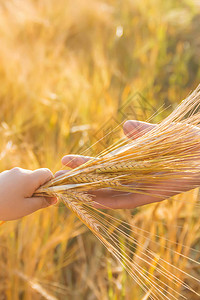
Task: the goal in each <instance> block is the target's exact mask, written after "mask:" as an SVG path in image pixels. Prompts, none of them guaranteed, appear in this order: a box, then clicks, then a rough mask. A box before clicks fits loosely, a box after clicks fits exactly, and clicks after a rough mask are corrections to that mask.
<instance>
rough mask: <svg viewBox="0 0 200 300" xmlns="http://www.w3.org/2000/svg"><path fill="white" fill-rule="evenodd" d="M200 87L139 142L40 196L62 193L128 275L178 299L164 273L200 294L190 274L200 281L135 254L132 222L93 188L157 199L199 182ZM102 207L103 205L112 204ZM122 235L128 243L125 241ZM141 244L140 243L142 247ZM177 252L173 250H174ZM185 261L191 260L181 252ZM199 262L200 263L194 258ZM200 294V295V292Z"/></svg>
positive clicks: (154, 295)
mask: <svg viewBox="0 0 200 300" xmlns="http://www.w3.org/2000/svg"><path fill="white" fill-rule="evenodd" d="M199 106H200V86H198V87H197V89H196V90H195V91H194V92H193V93H192V94H191V95H189V97H188V98H186V99H185V100H184V101H182V103H181V104H180V105H179V106H178V107H177V109H176V110H175V111H174V112H173V113H172V114H171V115H169V116H168V117H167V118H166V119H165V120H163V121H162V122H161V123H159V124H157V126H155V127H154V128H153V129H152V130H150V131H147V130H146V132H143V135H142V136H140V137H138V138H137V139H135V140H131V139H128V140H121V141H120V142H119V143H118V144H117V145H116V144H115V145H114V146H112V147H109V149H106V150H105V151H103V153H100V154H99V155H98V156H97V157H95V158H93V159H90V160H89V161H88V162H86V163H84V164H83V165H81V166H79V167H77V168H75V169H73V170H70V171H69V172H67V173H65V174H63V175H60V176H58V177H57V178H54V179H52V180H51V181H49V182H48V183H47V184H45V185H44V186H42V187H41V188H40V189H39V190H38V191H37V193H36V195H43V196H57V197H59V198H60V200H61V201H62V202H63V203H64V204H65V205H66V206H67V207H68V208H69V209H70V210H71V211H73V212H74V213H75V214H76V215H77V216H78V218H79V219H80V220H81V221H82V222H83V223H84V224H85V225H86V226H88V228H89V229H90V230H91V231H92V232H93V233H94V234H95V235H96V236H97V238H98V239H99V240H100V241H101V242H102V243H103V244H104V245H105V246H106V248H108V250H109V251H110V252H111V253H112V254H113V255H114V256H115V257H116V258H117V259H118V260H119V261H120V262H121V263H122V265H123V266H124V267H125V268H126V270H127V271H128V273H129V274H130V275H131V276H132V277H133V278H134V279H135V280H136V282H137V283H138V284H140V285H141V286H142V288H143V289H144V290H145V291H146V292H149V298H151V299H179V298H181V297H183V298H184V296H183V295H182V294H181V292H180V289H176V288H172V287H169V286H168V287H166V283H164V282H163V281H162V276H164V277H166V278H168V279H170V280H171V281H172V282H173V284H174V286H178V287H182V289H183V288H185V289H188V290H190V291H191V292H193V293H196V292H195V290H194V289H193V288H192V287H190V285H189V284H188V283H187V282H185V278H189V279H191V280H194V281H196V282H197V283H200V280H199V279H198V278H196V277H195V276H193V275H192V274H189V273H187V272H185V271H184V270H181V269H180V268H177V267H175V266H173V265H172V264H170V263H169V262H168V260H167V259H162V258H161V257H159V258H157V256H156V253H155V252H154V251H152V250H148V249H143V250H141V253H140V255H138V254H137V252H136V250H135V249H136V245H137V240H136V239H135V238H134V237H132V235H131V234H130V232H134V231H135V228H134V226H133V225H131V224H128V223H127V222H124V221H122V220H118V219H117V218H115V217H113V216H111V215H109V214H107V213H105V211H103V210H99V209H98V208H99V204H98V203H97V202H96V201H95V196H94V194H95V193H94V191H96V190H99V189H112V190H115V191H118V192H123V193H124V192H125V193H134V194H143V195H146V196H148V195H151V196H152V195H153V196H154V201H160V200H163V199H166V198H167V197H170V196H173V195H175V194H178V193H180V192H182V191H187V190H190V189H193V188H195V187H198V186H199V185H200V180H199V177H200V176H199V174H200V130H199V128H198V124H199V123H200V113H199ZM108 207H109V205H108V206H106V205H102V207H101V208H108ZM122 238H123V239H124V240H126V243H124V242H122ZM137 246H138V247H141V245H137ZM172 254H173V250H172ZM178 255H179V258H180V260H181V259H186V260H192V261H194V260H193V259H192V258H189V257H188V256H187V255H185V254H184V253H181V252H180V253H178ZM133 256H136V257H137V256H138V257H137V258H138V260H142V261H143V262H144V263H145V264H146V265H148V266H152V267H153V266H154V265H155V264H156V268H157V274H158V275H157V276H155V275H153V274H152V275H151V276H146V275H147V270H146V269H144V268H141V266H140V264H139V263H138V262H137V260H134V261H133ZM195 263H196V264H197V265H198V266H199V263H198V262H197V261H195ZM198 296H199V295H198Z"/></svg>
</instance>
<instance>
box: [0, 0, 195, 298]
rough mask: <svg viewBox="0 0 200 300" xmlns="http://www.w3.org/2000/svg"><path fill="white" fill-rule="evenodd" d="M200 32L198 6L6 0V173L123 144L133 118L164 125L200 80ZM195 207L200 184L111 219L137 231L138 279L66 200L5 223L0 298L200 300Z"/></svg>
mask: <svg viewBox="0 0 200 300" xmlns="http://www.w3.org/2000/svg"><path fill="white" fill-rule="evenodd" d="M199 27H200V1H198V0H182V1H178V0H168V1H162V0H142V1H139V0H135V1H132V0H118V1H117V0H110V1H109V0H108V1H100V0H99V1H98V0H87V1H83V0H73V1H71V0H58V1H55V0H4V1H3V0H1V1H0V141H1V142H0V172H2V171H4V170H6V169H11V168H12V167H15V166H19V167H22V168H26V169H37V168H40V167H47V168H49V169H51V170H52V172H54V173H55V172H56V171H58V170H60V169H61V168H63V167H62V164H61V158H62V156H63V155H65V154H70V153H73V154H74V153H77V154H83V155H91V156H96V155H97V154H98V153H99V152H101V151H103V150H104V149H105V148H107V147H109V146H110V145H112V144H113V143H115V142H117V141H118V140H119V139H120V138H122V137H123V130H122V125H123V123H124V121H126V120H128V119H136V120H141V121H146V120H147V121H148V120H149V121H151V122H153V123H157V122H160V121H161V120H162V119H163V118H165V117H166V116H168V115H169V114H170V113H171V112H172V111H173V110H174V109H175V108H176V107H177V105H178V104H179V103H180V101H181V100H182V99H184V98H186V97H187V96H188V94H189V93H190V92H191V91H192V90H194V89H195V87H196V86H197V85H198V83H199V82H200V68H199V67H200V36H199ZM199 205H200V203H199V191H198V188H197V189H194V190H192V191H189V192H186V193H182V194H180V195H177V196H175V197H173V198H170V199H169V200H165V201H163V202H160V203H154V204H150V205H147V206H142V207H139V208H136V209H133V210H120V211H114V212H111V213H112V218H113V219H112V221H113V224H114V225H115V224H117V222H118V221H117V220H121V222H123V221H126V222H128V223H129V224H131V226H132V228H135V229H134V230H133V231H132V233H130V235H131V238H132V241H134V249H132V252H131V254H130V255H129V256H131V259H132V261H133V264H134V265H135V266H136V267H137V272H138V274H140V277H135V280H134V279H133V278H131V276H129V272H127V271H126V270H125V268H124V266H123V263H124V261H123V259H126V256H124V258H121V260H122V264H120V263H119V261H118V260H117V259H116V257H114V256H113V255H112V253H110V252H112V251H107V249H106V248H105V247H104V246H103V245H102V244H101V243H100V241H99V240H98V239H97V238H96V237H95V236H94V235H93V233H92V232H90V231H89V230H88V229H87V227H86V226H85V225H84V224H82V222H81V221H79V220H78V218H77V217H76V216H75V215H74V214H73V213H71V212H70V210H68V209H67V208H66V207H65V206H64V205H62V204H57V205H56V206H53V207H49V208H46V209H43V210H40V211H38V212H36V213H34V214H32V215H30V216H27V217H24V218H22V219H20V220H19V221H10V222H6V223H5V224H3V225H2V226H0V300H18V299H20V300H40V299H41V300H42V299H48V300H56V299H58V300H68V299H69V300H71V299H72V300H140V299H141V300H148V299H158V300H162V299H169V300H172V299H189V300H196V299H200V296H199V294H200V219H199V215H200V209H199ZM98 216H99V215H98ZM106 220H107V219H106V216H105V222H107V221H106ZM103 222H104V221H103ZM106 224H108V226H107V230H108V232H109V233H110V234H111V233H113V231H114V229H113V227H112V226H111V224H110V223H108V222H107V223H106ZM123 224H124V223H120V226H123ZM120 228H122V227H120ZM129 231H130V228H126V229H125V232H126V233H127V234H129ZM120 247H121V251H125V252H126V247H127V241H125V240H123V237H121V240H120ZM144 250H145V251H152V252H151V253H154V256H153V257H151V258H150V257H148V263H147V261H146V258H145V256H144ZM150 260H151V261H150ZM149 261H150V263H149ZM165 261H167V263H164V262H165ZM162 263H163V265H161V264H162ZM160 270H161V271H160ZM170 274H173V275H170ZM173 276H176V278H175V277H173ZM174 278H175V279H176V280H175V279H174ZM145 282H146V283H148V285H149V287H148V288H145V287H146V283H145ZM142 287H143V288H142ZM188 287H190V288H188ZM156 289H158V290H159V291H161V292H160V293H159V296H158V295H157V296H156V294H155V291H156Z"/></svg>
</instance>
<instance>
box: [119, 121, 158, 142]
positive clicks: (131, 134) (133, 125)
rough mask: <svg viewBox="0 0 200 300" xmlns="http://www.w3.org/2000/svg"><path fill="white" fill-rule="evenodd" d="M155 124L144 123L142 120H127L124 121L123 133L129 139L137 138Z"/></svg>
mask: <svg viewBox="0 0 200 300" xmlns="http://www.w3.org/2000/svg"><path fill="white" fill-rule="evenodd" d="M155 126H157V125H155V124H151V123H146V122H142V121H136V120H129V121H126V122H125V123H124V126H123V130H124V134H125V135H126V136H127V137H128V138H131V139H137V138H138V137H140V136H142V135H143V134H145V133H147V132H148V131H150V130H151V129H153V128H155Z"/></svg>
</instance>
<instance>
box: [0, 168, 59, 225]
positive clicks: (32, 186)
mask: <svg viewBox="0 0 200 300" xmlns="http://www.w3.org/2000/svg"><path fill="white" fill-rule="evenodd" d="M52 177H53V174H52V173H51V171H50V170H49V169H38V170H35V171H30V170H24V169H21V168H14V169H12V170H9V171H4V172H2V173H0V220H1V221H9V220H15V219H19V218H21V217H24V216H26V215H29V214H31V213H33V212H35V211H36V210H38V209H41V208H45V207H48V206H50V205H52V204H55V203H56V202H57V199H56V198H44V197H32V195H33V194H34V192H35V191H36V190H37V189H38V188H39V187H40V186H41V185H43V184H44V183H45V182H47V181H49V180H50V179H51V178H52Z"/></svg>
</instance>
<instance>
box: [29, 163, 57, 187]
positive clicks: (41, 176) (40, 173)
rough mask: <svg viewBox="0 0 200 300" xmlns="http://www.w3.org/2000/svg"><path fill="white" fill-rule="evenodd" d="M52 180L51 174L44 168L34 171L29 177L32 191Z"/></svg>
mask: <svg viewBox="0 0 200 300" xmlns="http://www.w3.org/2000/svg"><path fill="white" fill-rule="evenodd" d="M52 178H53V174H52V172H51V171H50V170H49V169H46V168H41V169H38V170H35V171H33V172H32V173H31V174H30V175H29V180H30V181H31V183H32V186H33V189H34V191H35V189H37V188H39V187H40V186H41V185H43V184H45V183H46V182H47V181H49V180H50V179H52Z"/></svg>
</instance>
